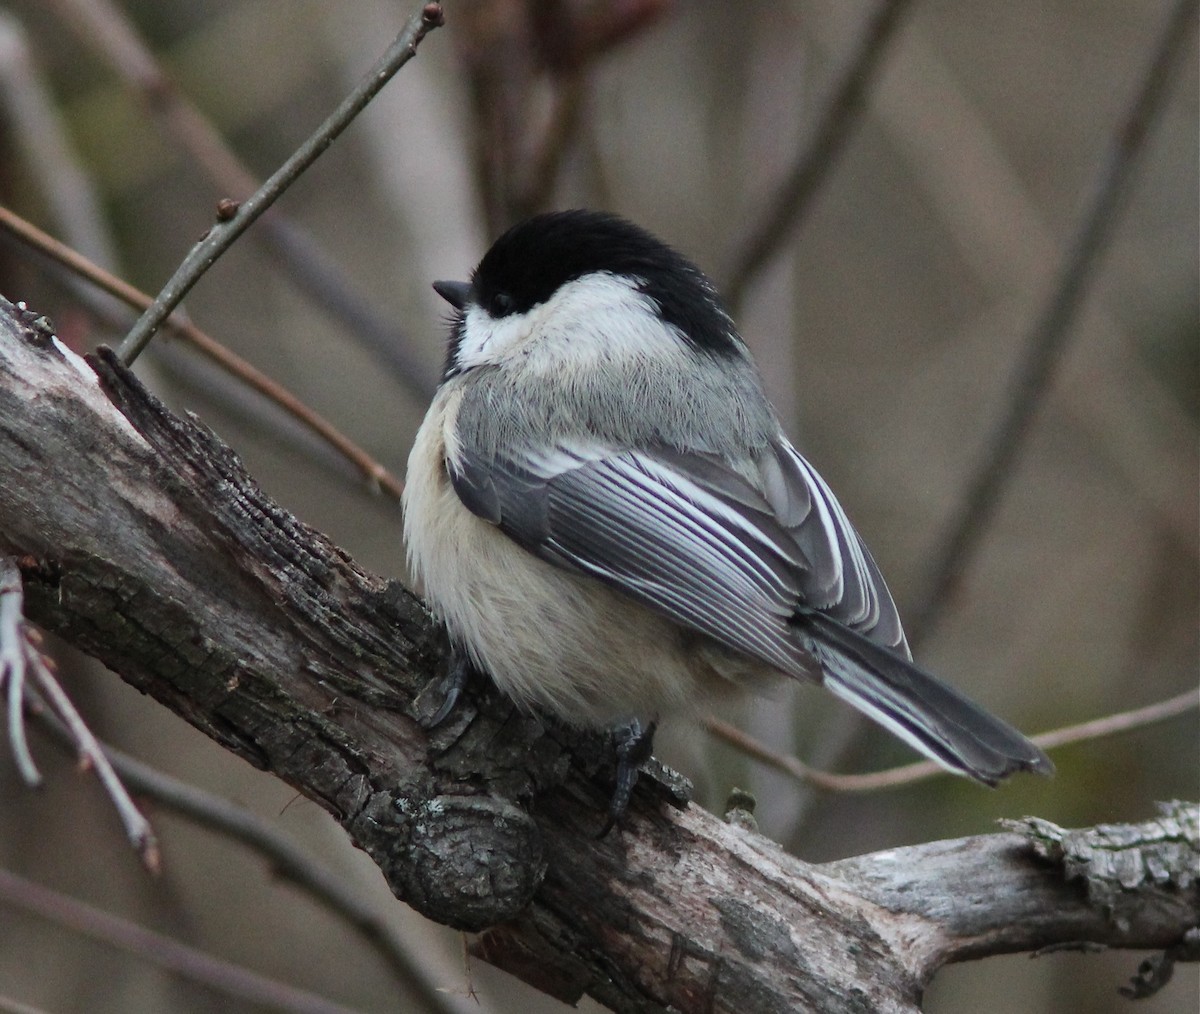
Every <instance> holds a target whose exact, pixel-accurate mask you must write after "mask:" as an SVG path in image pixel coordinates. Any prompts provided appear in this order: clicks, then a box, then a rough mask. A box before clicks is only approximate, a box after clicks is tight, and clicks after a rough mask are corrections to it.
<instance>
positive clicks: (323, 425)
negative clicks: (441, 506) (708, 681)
mask: <svg viewBox="0 0 1200 1014" xmlns="http://www.w3.org/2000/svg"><path fill="white" fill-rule="evenodd" d="M0 228H3V229H5V230H7V231H8V232H9V233H10V234H11V235H13V236H15V237H16V238H17V239H19V240H20V241H21V242H23V243H26V244H28V245H29V246H31V247H33V248H34V249H36V250H38V251H39V252H40V253H43V254H45V255H46V256H47V257H50V258H51V259H52V260H54V261H57V262H58V263H59V264H61V265H63V267H65V268H66V269H67V270H68V271H71V272H73V273H74V274H76V275H78V276H79V277H81V278H84V279H86V280H87V281H89V282H90V283H91V284H93V285H95V286H96V287H97V288H98V289H101V290H102V291H104V292H107V293H109V294H110V295H112V296H115V297H116V298H117V299H119V300H121V301H122V302H123V303H125V304H127V305H128V306H131V307H133V308H134V309H135V310H139V311H143V312H144V311H146V310H148V309H149V308H150V306H151V305H152V304H153V302H154V300H153V299H151V298H150V297H149V296H148V295H146V293H144V292H142V291H141V290H139V289H135V288H134V287H133V286H132V285H130V284H129V283H128V282H125V281H123V280H122V279H120V278H117V277H116V276H115V275H113V274H111V273H110V272H108V271H105V270H104V269H103V268H102V267H100V266H99V265H96V264H93V263H92V262H91V261H89V260H88V259H87V258H86V257H84V256H83V255H82V254H80V253H78V252H77V251H75V250H72V249H71V248H70V247H69V246H66V245H65V244H63V243H61V242H59V241H58V240H56V239H55V238H54V237H53V236H50V235H48V234H47V233H45V232H43V231H42V230H41V229H39V228H38V227H37V226H35V225H33V224H32V223H30V222H27V221H26V220H25V219H23V218H21V216H20V215H17V214H15V213H14V212H12V211H10V210H9V209H8V208H5V207H3V206H0ZM163 327H165V328H167V329H169V330H170V331H171V332H172V333H174V334H177V335H179V336H180V337H181V338H183V339H185V340H186V341H187V342H189V343H190V344H191V345H192V346H193V347H194V348H195V349H196V350H197V351H198V352H200V353H202V354H204V355H205V356H207V357H208V358H209V359H211V360H212V361H213V362H215V363H217V364H218V365H219V366H221V367H222V368H223V369H225V370H227V371H228V372H229V373H230V374H232V375H233V376H235V377H237V378H238V379H239V380H241V381H242V382H243V383H244V384H246V385H247V386H248V387H252V388H253V389H254V390H256V391H258V392H259V393H260V394H261V395H263V397H265V398H267V399H268V400H269V401H272V402H274V403H275V404H276V405H278V406H280V408H282V409H283V410H284V411H285V412H287V413H288V414H289V415H291V416H292V417H293V418H295V419H296V420H297V421H298V422H299V423H300V424H301V425H302V426H304V427H305V428H307V429H308V430H310V431H312V432H313V433H315V434H316V435H317V436H318V437H320V438H321V439H322V440H323V441H325V442H326V443H327V444H329V446H330V447H332V448H333V449H334V450H335V451H337V452H338V453H339V454H340V455H342V456H343V457H344V458H346V460H348V461H349V462H350V463H351V464H353V465H354V467H355V468H356V469H358V471H359V472H361V473H362V475H363V476H364V477H365V478H366V480H367V482H368V483H369V484H370V485H371V487H372V488H378V489H382V490H383V491H385V492H386V493H388V494H389V495H390V496H392V497H393V498H395V499H397V500H398V499H399V498H400V494H401V493H402V492H403V490H404V485H403V483H401V482H400V480H399V479H397V478H396V477H395V476H394V475H392V474H391V473H390V472H389V471H388V470H387V469H386V468H384V467H383V465H382V464H380V463H379V462H378V461H376V460H375V459H374V458H372V457H371V455H369V454H368V453H367V452H366V451H364V450H363V449H362V448H361V447H359V446H358V445H357V444H355V443H354V442H353V441H352V440H350V438H349V437H347V436H346V435H345V434H343V433H342V432H341V431H340V430H338V429H337V428H336V427H335V426H333V425H332V424H331V423H330V422H329V421H328V420H326V419H324V418H323V417H321V416H320V415H318V414H317V413H316V412H314V411H313V410H312V409H311V408H309V407H308V406H307V405H306V404H305V403H304V402H302V401H301V400H300V399H299V398H298V397H296V395H294V394H292V392H291V391H289V390H288V389H287V388H285V387H284V386H283V385H282V384H280V383H278V382H277V381H275V380H272V379H271V378H270V377H268V376H267V375H266V374H265V373H263V372H262V371H261V370H258V369H257V368H255V367H254V366H252V365H251V364H250V363H248V362H247V361H246V360H245V359H243V358H242V357H241V356H239V355H238V354H237V353H235V352H233V351H231V350H230V349H228V348H226V347H225V346H224V345H222V344H221V343H220V342H218V341H217V340H216V339H215V338H213V337H212V336H210V335H209V334H207V333H206V332H204V331H202V330H200V328H198V327H196V325H195V324H193V323H191V321H189V320H186V319H184V318H182V317H179V316H171V317H168V318H167V319H166V321H165V322H164V323H163Z"/></svg>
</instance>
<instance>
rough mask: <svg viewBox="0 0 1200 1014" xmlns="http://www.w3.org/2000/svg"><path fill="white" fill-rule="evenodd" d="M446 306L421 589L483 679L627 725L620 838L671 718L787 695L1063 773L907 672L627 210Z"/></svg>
mask: <svg viewBox="0 0 1200 1014" xmlns="http://www.w3.org/2000/svg"><path fill="white" fill-rule="evenodd" d="M433 287H434V289H435V290H436V292H437V293H438V294H439V295H440V296H441V297H442V298H443V299H444V300H446V302H447V303H448V304H449V306H450V308H451V315H450V318H449V321H448V325H449V337H448V341H447V347H446V357H445V362H444V367H443V370H442V374H441V379H440V383H439V385H438V388H437V390H436V393H435V395H434V397H433V400H432V402H431V404H430V406H429V409H428V412H427V414H426V415H425V418H424V420H423V421H422V423H421V425H420V427H419V429H418V431H417V434H416V437H415V439H414V443H413V447H412V450H411V454H410V456H409V460H408V472H407V480H406V485H405V490H404V496H403V502H404V531H405V540H406V550H407V558H408V562H409V567H410V571H411V573H412V574H413V576H414V578H415V580H416V583H417V586H418V588H419V590H420V591H421V593H422V594H423V595H424V597H425V600H426V602H427V603H428V605H429V607H430V609H431V611H432V612H433V614H434V615H435V616H436V617H437V618H439V619H440V620H441V621H442V622H443V623H444V624H445V626H446V629H447V631H448V634H449V641H450V645H451V653H452V659H453V661H452V664H451V666H450V669H449V675H448V676H447V677H446V679H445V681H444V685H443V686H442V688H441V692H442V695H443V700H442V705H441V707H440V708H439V709H438V710H437V713H436V714H435V715H434V716H432V718H431V720H430V722H429V724H431V725H433V724H437V723H438V722H440V721H442V720H443V719H444V718H445V716H446V715H447V714H448V713H450V711H451V710H452V709H453V705H454V703H455V701H456V699H457V698H458V695H459V693H460V691H461V689H462V687H463V686H464V685H465V683H466V681H467V680H468V679H469V678H470V675H471V673H472V672H476V671H479V672H484V673H486V674H488V675H489V676H490V677H491V678H492V679H493V680H494V682H495V683H496V685H497V686H498V687H499V688H500V689H501V690H502V691H503V692H504V693H505V694H506V695H508V696H509V697H510V698H511V699H512V700H513V701H514V702H515V703H516V704H517V705H519V706H520V707H522V708H524V709H527V710H530V711H534V712H538V711H540V712H544V713H548V714H550V715H553V716H555V717H556V718H558V719H559V720H561V721H563V722H565V723H566V724H567V725H568V726H570V727H576V728H606V727H608V728H612V729H614V734H615V736H616V750H617V776H616V788H615V789H614V793H613V799H612V802H611V803H610V808H609V810H610V825H611V823H612V821H613V820H616V819H619V818H620V816H621V814H622V813H623V812H624V810H625V808H626V806H627V805H628V803H629V799H630V794H631V792H632V789H633V785H634V783H635V782H636V778H637V771H638V768H639V766H640V765H641V764H642V763H643V762H644V761H645V760H646V759H647V758H648V757H649V756H650V752H651V748H652V741H653V735H654V730H655V728H656V725H657V723H658V722H659V720H660V719H662V718H666V717H671V716H676V715H683V716H692V717H696V716H698V715H699V714H700V713H701V711H702V710H703V709H705V708H714V707H716V708H720V707H723V706H725V702H727V701H729V700H732V699H736V698H737V697H739V696H741V695H744V694H746V693H748V692H763V691H766V690H769V689H770V688H771V687H772V686H773V685H775V684H777V683H778V682H780V681H782V680H786V679H787V678H792V679H795V680H799V681H802V682H807V683H816V684H820V685H822V686H824V687H825V688H826V689H828V690H830V691H832V693H834V694H835V695H836V696H838V697H840V698H842V699H843V700H845V701H846V702H848V703H849V704H850V705H852V706H853V707H855V708H857V709H858V710H859V711H861V712H862V713H864V714H865V715H867V716H868V717H869V718H871V719H873V720H874V721H875V722H876V723H878V724H879V725H881V726H883V727H884V728H886V729H887V730H889V731H890V732H892V733H894V734H896V735H897V736H898V737H899V738H900V739H902V740H904V741H905V742H907V743H908V744H909V745H910V746H912V747H914V748H915V749H916V750H917V751H919V752H920V753H922V754H924V755H925V756H926V757H929V758H931V759H932V760H934V761H935V762H937V763H938V764H939V765H941V766H942V767H944V768H946V769H948V770H949V771H951V772H954V773H956V774H959V775H964V776H967V777H969V778H972V779H974V780H976V781H978V782H981V783H983V784H985V785H989V786H992V785H996V784H997V783H998V782H1000V781H1001V780H1003V779H1005V778H1007V777H1008V776H1009V775H1012V774H1014V773H1016V772H1020V771H1030V772H1035V773H1039V774H1050V773H1052V772H1053V765H1052V763H1051V762H1050V760H1049V758H1048V757H1047V756H1046V755H1045V754H1044V753H1043V752H1042V751H1041V750H1040V749H1039V748H1038V747H1037V746H1035V745H1034V744H1033V743H1031V742H1030V741H1029V740H1028V739H1026V738H1025V736H1023V735H1022V734H1021V733H1020V732H1019V731H1017V730H1016V729H1015V728H1013V727H1012V726H1011V725H1009V724H1008V723H1006V722H1004V721H1002V720H1001V719H999V718H996V717H994V716H993V715H991V714H989V713H988V712H987V711H985V710H984V709H983V708H981V707H980V706H978V705H976V704H975V703H973V702H972V701H970V700H969V699H968V698H967V697H966V696H965V695H964V694H962V693H960V692H959V691H957V690H955V689H954V688H953V687H951V686H949V685H948V684H946V683H944V682H942V681H940V680H939V679H937V678H935V677H934V676H932V675H930V674H929V673H927V672H926V671H925V670H924V669H922V668H920V667H919V666H918V665H917V664H916V663H915V662H914V661H913V659H912V654H911V651H910V649H909V646H908V642H907V640H906V637H905V634H904V630H903V627H902V624H901V621H900V615H899V612H898V610H897V607H896V604H895V602H894V600H893V598H892V595H891V593H890V592H889V591H888V587H887V585H886V583H885V582H884V579H883V576H882V575H881V573H880V571H879V568H878V566H877V565H876V563H875V560H874V558H873V557H872V555H871V553H870V551H869V550H868V548H867V546H866V544H865V543H864V542H863V540H862V538H861V537H860V536H859V534H858V532H857V531H856V530H855V528H854V527H853V525H852V524H851V523H850V520H849V519H848V517H847V515H846V512H845V511H844V510H843V508H842V506H841V504H840V503H839V502H838V500H837V498H836V497H835V495H834V493H833V491H832V490H831V489H830V487H829V485H828V484H827V483H826V482H825V480H824V479H823V478H822V477H821V476H820V474H819V473H818V472H817V470H816V469H815V468H814V467H813V466H812V465H811V464H810V463H809V462H808V460H807V459H806V458H804V457H803V456H802V455H801V454H800V453H799V452H798V451H797V450H796V448H795V447H794V446H793V445H792V442H791V441H790V440H789V439H788V437H787V435H786V434H785V432H784V429H783V426H782V425H781V423H780V419H779V416H778V413H777V412H776V411H775V409H774V408H773V407H772V406H771V404H770V402H769V401H768V399H767V396H766V394H765V392H764V388H763V381H762V377H761V375H760V373H759V371H758V368H757V367H756V365H755V363H754V361H753V358H752V356H751V354H750V351H749V349H748V347H747V345H746V343H745V341H744V340H743V338H742V337H741V335H740V334H739V333H738V330H737V328H736V326H735V324H734V322H733V320H732V318H731V316H730V314H729V311H728V310H727V309H726V307H725V305H724V304H723V302H722V300H721V298H720V296H719V294H718V292H717V290H716V288H715V286H714V285H713V283H712V282H711V281H710V280H709V279H708V277H707V276H706V275H705V274H704V273H703V271H701V269H700V268H698V267H697V266H696V265H695V264H694V263H693V262H692V261H691V260H689V259H688V258H686V257H685V256H684V255H682V254H681V253H679V252H678V251H677V250H675V249H674V248H673V247H671V246H669V245H668V244H667V243H664V242H663V241H661V240H659V239H658V238H657V237H655V236H653V235H652V234H651V233H649V232H647V231H646V230H644V229H642V228H641V227H639V226H637V225H635V224H633V223H631V222H629V221H627V220H626V219H624V218H621V217H619V216H617V215H615V214H611V213H608V212H603V211H591V210H584V209H574V210H565V211H554V212H548V213H545V214H540V215H537V216H534V217H532V218H530V219H528V220H526V221H523V222H520V223H518V224H516V225H514V226H513V227H512V228H510V229H508V230H507V231H506V232H504V234H503V235H501V236H500V237H499V238H498V239H497V240H496V241H495V242H494V243H493V245H492V246H491V247H490V248H489V249H488V250H487V252H486V253H485V254H484V256H483V258H482V259H481V260H480V261H479V263H478V265H477V266H476V267H475V269H474V271H473V272H472V273H471V275H470V280H469V281H466V282H461V281H438V282H434V283H433Z"/></svg>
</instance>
